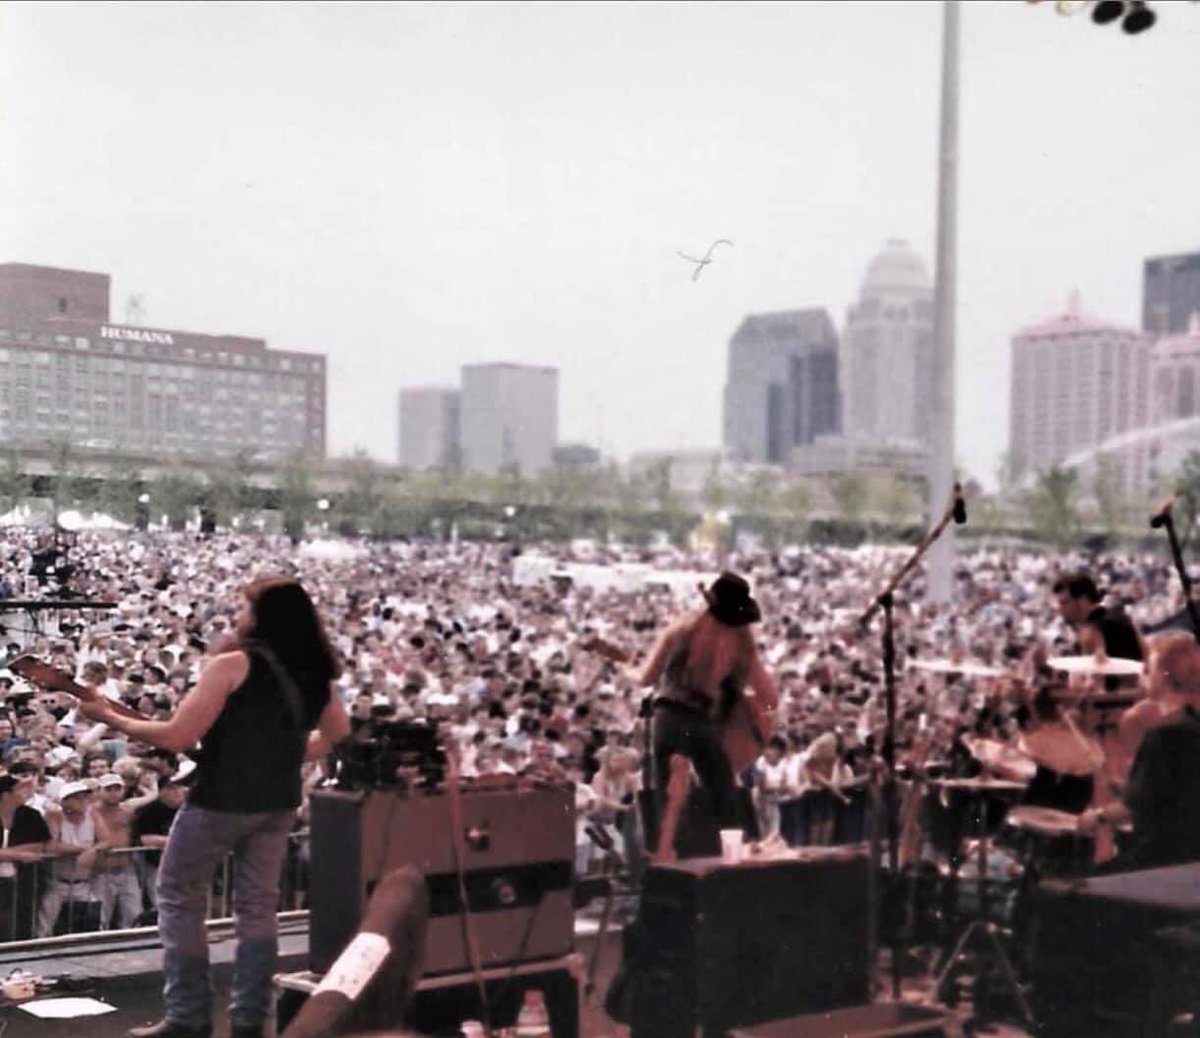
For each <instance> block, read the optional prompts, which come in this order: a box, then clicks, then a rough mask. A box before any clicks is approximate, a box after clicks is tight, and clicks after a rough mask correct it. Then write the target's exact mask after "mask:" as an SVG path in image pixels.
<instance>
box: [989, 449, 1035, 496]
mask: <svg viewBox="0 0 1200 1038" xmlns="http://www.w3.org/2000/svg"><path fill="white" fill-rule="evenodd" d="M1028 471H1029V466H1028V465H1027V464H1026V463H1025V458H1024V457H1023V456H1022V455H1021V454H1020V453H1018V452H1017V451H1005V452H1004V453H1003V454H1002V455H1001V456H1000V461H999V462H998V463H997V465H996V485H997V486H998V487H999V488H1000V496H1001V497H1002V498H1005V499H1008V498H1011V497H1014V496H1015V495H1016V493H1017V491H1018V490H1019V489H1020V487H1021V483H1022V482H1023V481H1024V479H1025V475H1026V473H1027V472H1028Z"/></svg>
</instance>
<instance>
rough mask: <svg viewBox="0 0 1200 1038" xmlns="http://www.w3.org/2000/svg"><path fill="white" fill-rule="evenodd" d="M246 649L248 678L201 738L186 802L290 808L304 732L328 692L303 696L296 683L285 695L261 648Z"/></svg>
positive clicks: (295, 799)
mask: <svg viewBox="0 0 1200 1038" xmlns="http://www.w3.org/2000/svg"><path fill="white" fill-rule="evenodd" d="M246 655H247V658H248V659H249V661H250V669H249V671H248V672H247V674H246V680H245V681H243V682H242V683H241V685H239V686H238V687H237V688H236V689H234V691H233V692H231V693H230V694H229V698H228V699H227V700H226V701H225V707H224V709H223V710H222V711H221V713H220V714H219V715H218V717H217V720H216V722H215V723H214V724H213V726H212V727H211V728H210V729H209V730H208V732H207V734H205V736H204V739H203V740H202V741H201V748H200V751H199V753H198V754H197V755H196V776H195V780H194V783H193V785H192V790H191V792H190V793H189V794H188V802H189V803H192V804H195V805H196V806H198V807H205V808H208V809H209V810H212V811H230V812H233V813H235V814H254V813H257V812H261V811H284V810H288V809H294V808H297V807H299V806H300V768H301V765H302V764H303V763H304V751H305V748H306V746H307V743H308V733H309V732H311V731H312V730H313V728H315V727H316V724H317V720H318V719H319V718H320V716H321V711H322V710H323V709H324V707H325V703H326V702H327V696H325V697H305V696H303V695H302V694H300V692H299V689H297V690H296V693H295V695H294V696H289V695H288V694H287V693H286V692H285V691H284V689H283V687H282V686H281V683H280V681H279V680H278V679H277V678H276V676H275V672H274V670H273V668H272V667H271V666H270V665H269V664H268V663H267V661H266V659H265V658H264V657H263V656H262V654H261V652H260V651H259V650H257V649H255V648H253V647H251V648H248V649H247V652H246ZM306 703H314V704H315V705H312V706H308V705H306Z"/></svg>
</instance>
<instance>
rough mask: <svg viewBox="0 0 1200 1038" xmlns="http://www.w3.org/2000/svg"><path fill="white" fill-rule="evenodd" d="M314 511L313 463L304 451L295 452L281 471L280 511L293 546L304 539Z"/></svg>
mask: <svg viewBox="0 0 1200 1038" xmlns="http://www.w3.org/2000/svg"><path fill="white" fill-rule="evenodd" d="M315 507H316V501H315V499H314V494H313V470H312V463H311V462H310V461H309V459H308V457H307V456H306V455H305V454H304V452H303V451H294V452H293V453H292V454H289V455H288V457H287V458H286V459H285V460H284V463H283V466H282V467H281V468H280V470H279V510H280V512H282V513H283V530H284V533H286V534H287V535H288V536H289V537H290V538H291V539H292V543H293V544H297V543H299V542H300V541H301V540H302V539H303V537H304V528H305V527H306V526H307V525H308V520H309V519H310V517H311V516H312V514H313V509H314V508H315Z"/></svg>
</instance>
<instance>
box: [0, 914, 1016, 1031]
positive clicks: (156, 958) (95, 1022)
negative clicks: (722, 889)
mask: <svg viewBox="0 0 1200 1038" xmlns="http://www.w3.org/2000/svg"><path fill="white" fill-rule="evenodd" d="M578 924H579V925H578V926H577V950H578V951H579V953H580V954H581V955H582V956H583V957H584V961H585V962H586V961H587V960H588V959H589V958H590V956H591V954H592V950H593V948H594V947H595V940H596V937H595V934H596V927H595V925H594V920H591V919H589V918H587V917H581V918H580V919H579V920H578ZM307 951H308V938H307V934H306V933H304V932H302V931H299V932H293V933H284V934H283V935H282V936H281V939H280V953H281V965H280V969H281V972H283V971H288V970H301V969H304V968H305V965H306V956H307ZM211 955H212V960H213V963H214V973H215V978H216V994H217V1012H218V1019H217V1023H216V1028H215V1031H214V1038H228V1035H229V1027H228V1024H227V1022H226V1021H225V1019H224V1012H225V1007H226V1004H227V999H228V991H229V966H230V963H231V962H232V955H233V942H232V940H220V941H216V942H214V943H213V944H212V946H211ZM620 955H621V941H620V933H619V932H610V933H609V935H608V936H607V937H606V938H605V942H604V946H603V948H602V949H601V955H600V967H599V970H598V974H597V986H596V991H597V994H596V996H595V997H594V998H593V999H592V1000H591V1002H590V1004H589V1003H588V1002H586V1001H585V1002H584V1005H583V1028H582V1038H627V1036H628V1034H629V1031H628V1028H626V1027H623V1026H621V1025H620V1024H616V1023H614V1022H613V1021H612V1020H610V1019H609V1018H608V1016H607V1015H606V1014H605V1013H604V1010H603V1008H602V1006H601V1005H600V1002H601V1000H602V997H603V992H604V991H606V990H607V988H608V984H609V981H610V980H611V979H612V977H613V975H614V974H615V972H616V969H617V967H618V965H619V963H620ZM16 964H17V963H16V962H15V961H13V960H11V959H8V958H6V957H5V956H3V955H0V974H6V973H7V972H8V971H9V970H11V969H12V968H13V967H14V966H15V965H16ZM160 964H161V952H160V950H159V949H158V948H157V947H155V946H148V947H143V948H138V949H134V950H122V951H114V952H105V953H97V954H89V955H73V956H63V957H59V958H46V959H40V960H39V961H37V962H32V963H28V964H27V967H28V968H30V969H32V970H33V971H34V972H35V973H38V974H39V975H41V976H43V977H51V976H57V975H60V974H64V973H69V974H71V975H72V976H73V977H75V978H77V979H81V980H82V979H86V980H87V981H88V986H87V987H88V989H87V992H86V993H87V994H88V995H90V996H91V997H93V998H96V999H99V1000H100V1001H103V1002H106V1003H108V1004H109V1005H111V1006H113V1007H114V1008H115V1010H116V1011H115V1012H112V1013H108V1014H106V1015H104V1016H99V1017H89V1018H86V1019H81V1020H65V1021H45V1020H38V1019H35V1018H34V1017H32V1016H29V1015H28V1014H26V1013H24V1012H21V1011H20V1010H19V1009H17V1008H16V1007H13V1006H8V1007H5V1008H2V1009H0V1022H7V1027H4V1028H0V1034H2V1035H3V1038H79V1036H81V1035H86V1036H87V1038H124V1036H125V1033H126V1031H127V1030H128V1029H129V1028H130V1027H138V1026H141V1025H143V1024H146V1023H152V1022H154V1021H155V1020H157V1019H158V1018H159V1015H160V1012H161V1005H162V1004H161V1001H160V998H159V985H160V980H161V974H160V972H159V969H160ZM928 986H929V984H928V983H927V982H922V981H912V982H906V983H905V986H904V991H903V997H904V998H905V1000H906V1001H907V1000H909V999H912V1000H920V999H921V998H923V997H924V996H926V995H927V990H925V989H926V988H927V987H928ZM978 1033H981V1034H990V1035H995V1036H997V1038H1028V1035H1027V1032H1025V1031H1023V1030H1021V1029H1019V1028H1016V1027H1013V1026H1011V1025H1008V1024H1000V1025H996V1026H994V1027H981V1028H979V1032H978Z"/></svg>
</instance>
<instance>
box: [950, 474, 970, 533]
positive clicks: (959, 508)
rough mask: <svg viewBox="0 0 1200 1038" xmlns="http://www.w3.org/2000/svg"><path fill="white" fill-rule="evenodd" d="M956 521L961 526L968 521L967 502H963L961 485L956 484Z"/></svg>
mask: <svg viewBox="0 0 1200 1038" xmlns="http://www.w3.org/2000/svg"><path fill="white" fill-rule="evenodd" d="M953 515H954V521H955V523H957V524H958V525H959V526H962V524H963V523H965V522H966V521H967V502H966V501H965V500H963V489H962V484H961V483H955V484H954V513H953Z"/></svg>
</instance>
